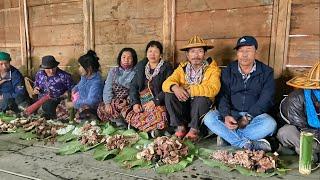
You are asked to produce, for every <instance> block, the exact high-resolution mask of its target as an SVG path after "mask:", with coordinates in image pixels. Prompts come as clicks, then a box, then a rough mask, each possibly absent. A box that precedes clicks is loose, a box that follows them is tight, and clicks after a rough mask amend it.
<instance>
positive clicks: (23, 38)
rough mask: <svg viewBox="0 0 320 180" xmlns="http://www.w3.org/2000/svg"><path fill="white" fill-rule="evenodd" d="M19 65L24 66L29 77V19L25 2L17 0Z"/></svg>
mask: <svg viewBox="0 0 320 180" xmlns="http://www.w3.org/2000/svg"><path fill="white" fill-rule="evenodd" d="M19 18H20V48H21V65H23V66H26V70H27V74H28V75H29V76H31V68H32V66H31V48H30V37H29V17H28V6H27V0H19Z"/></svg>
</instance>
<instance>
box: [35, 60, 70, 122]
mask: <svg viewBox="0 0 320 180" xmlns="http://www.w3.org/2000/svg"><path fill="white" fill-rule="evenodd" d="M58 65H59V62H57V61H56V59H55V58H54V57H53V56H44V57H43V58H42V63H41V65H40V68H41V70H40V71H38V72H37V74H36V77H35V85H34V90H33V93H34V94H36V95H38V99H40V98H42V97H44V96H49V97H50V99H49V100H47V101H46V102H44V104H42V106H41V108H40V113H41V114H42V116H44V117H45V118H46V119H55V118H56V107H57V106H58V104H59V103H60V101H61V96H62V95H63V94H65V93H66V92H68V91H71V89H72V87H73V82H72V78H71V75H70V74H69V73H67V72H65V71H63V70H61V69H60V68H58Z"/></svg>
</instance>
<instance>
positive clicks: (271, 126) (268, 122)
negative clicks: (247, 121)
mask: <svg viewBox="0 0 320 180" xmlns="http://www.w3.org/2000/svg"><path fill="white" fill-rule="evenodd" d="M258 117H259V118H261V119H262V120H263V121H262V122H263V127H265V128H266V129H268V130H269V131H270V132H271V133H273V132H274V131H275V130H276V129H277V122H276V121H275V120H274V119H273V117H271V116H270V115H268V114H266V113H265V114H261V115H259V116H258Z"/></svg>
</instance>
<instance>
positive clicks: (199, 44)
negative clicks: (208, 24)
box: [180, 36, 214, 51]
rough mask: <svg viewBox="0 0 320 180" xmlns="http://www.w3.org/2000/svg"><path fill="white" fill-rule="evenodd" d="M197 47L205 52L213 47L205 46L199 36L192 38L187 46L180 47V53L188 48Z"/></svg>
mask: <svg viewBox="0 0 320 180" xmlns="http://www.w3.org/2000/svg"><path fill="white" fill-rule="evenodd" d="M197 47H204V48H205V49H206V50H208V49H212V48H213V47H214V46H213V45H210V44H207V43H206V42H205V41H204V40H203V39H202V38H201V37H199V36H193V37H192V38H191V39H190V40H189V42H188V44H187V45H185V46H184V47H182V48H181V49H180V50H181V51H188V49H190V48H197Z"/></svg>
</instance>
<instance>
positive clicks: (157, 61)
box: [123, 41, 173, 132]
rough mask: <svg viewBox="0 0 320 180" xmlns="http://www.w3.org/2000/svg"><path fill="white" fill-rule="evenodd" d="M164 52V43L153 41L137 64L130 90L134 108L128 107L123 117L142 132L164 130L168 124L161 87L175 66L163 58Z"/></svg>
mask: <svg viewBox="0 0 320 180" xmlns="http://www.w3.org/2000/svg"><path fill="white" fill-rule="evenodd" d="M162 52H163V48H162V45H161V43H160V42H158V41H150V42H149V43H148V45H147V47H146V55H147V57H146V58H145V59H143V60H142V61H140V62H139V63H138V64H137V65H136V67H135V76H134V78H133V80H132V82H131V86H130V93H129V96H130V101H131V105H132V108H128V109H127V110H126V112H124V113H123V116H124V117H125V120H126V121H127V123H128V124H129V125H131V126H133V127H135V128H137V129H139V130H140V131H145V132H150V131H153V130H164V129H165V128H166V127H167V119H168V118H167V112H166V109H165V106H164V104H165V103H164V92H163V91H162V88H161V86H162V83H163V81H164V80H165V79H166V78H167V77H168V76H170V74H171V73H172V72H173V69H172V67H171V65H170V63H168V62H166V61H164V60H163V59H162V58H161V56H162Z"/></svg>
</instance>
